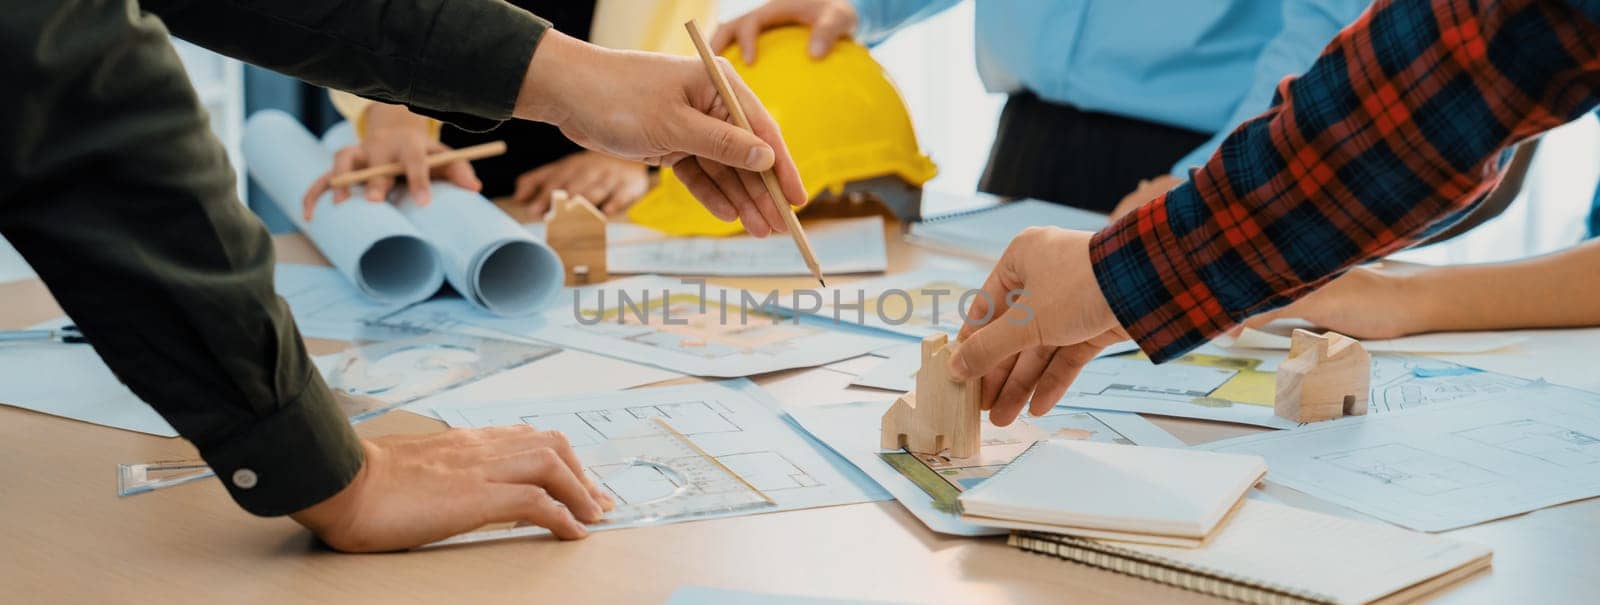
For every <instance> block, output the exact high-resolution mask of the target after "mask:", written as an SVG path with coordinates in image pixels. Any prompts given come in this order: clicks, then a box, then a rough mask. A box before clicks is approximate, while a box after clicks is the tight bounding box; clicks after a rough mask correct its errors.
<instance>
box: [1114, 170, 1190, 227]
mask: <svg viewBox="0 0 1600 605" xmlns="http://www.w3.org/2000/svg"><path fill="white" fill-rule="evenodd" d="M1185 182H1187V181H1185V180H1184V179H1180V178H1178V177H1175V176H1172V175H1170V174H1163V175H1161V176H1158V177H1155V178H1153V179H1147V180H1141V181H1139V186H1138V187H1137V188H1135V189H1134V190H1133V193H1130V194H1128V195H1124V196H1122V201H1120V202H1117V207H1116V208H1114V209H1112V210H1111V220H1117V219H1119V218H1122V215H1124V214H1127V213H1129V212H1133V211H1134V209H1136V208H1138V207H1140V206H1143V205H1145V203H1146V202H1149V201H1150V200H1153V199H1156V198H1158V197H1161V194H1163V193H1166V192H1168V191H1172V188H1174V187H1177V186H1178V185H1182V184H1184V183H1185Z"/></svg>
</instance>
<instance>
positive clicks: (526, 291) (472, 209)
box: [322, 122, 566, 317]
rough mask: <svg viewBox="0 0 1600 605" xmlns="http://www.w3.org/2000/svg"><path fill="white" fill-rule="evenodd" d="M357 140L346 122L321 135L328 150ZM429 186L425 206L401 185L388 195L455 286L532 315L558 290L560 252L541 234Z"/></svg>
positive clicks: (463, 194)
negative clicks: (429, 199) (547, 243)
mask: <svg viewBox="0 0 1600 605" xmlns="http://www.w3.org/2000/svg"><path fill="white" fill-rule="evenodd" d="M355 142H356V135H355V129H354V128H352V127H351V126H350V123H349V122H341V123H339V124H338V125H336V126H334V127H333V128H330V129H328V132H327V133H326V134H324V135H323V137H322V146H323V148H324V149H327V150H328V151H329V152H330V153H331V152H334V151H337V150H339V149H340V148H343V147H345V146H347V145H352V144H354V143H355ZM429 191H430V193H431V195H432V199H431V201H430V203H429V204H428V205H427V206H421V205H418V204H417V203H416V201H415V200H413V199H412V198H411V192H410V190H409V189H407V188H404V187H397V188H395V189H394V191H393V193H392V194H391V197H392V198H393V199H394V202H395V204H394V205H395V207H396V208H397V209H399V211H400V214H401V215H403V216H405V218H406V220H408V221H410V222H411V224H412V225H415V226H416V228H417V230H418V231H420V232H421V233H422V235H423V236H424V238H426V239H427V240H428V242H429V243H430V244H432V245H433V247H434V249H435V251H436V252H437V253H438V255H439V259H440V261H441V262H442V263H443V264H444V275H445V279H446V280H448V281H449V282H450V287H452V288H455V290H456V292H459V293H460V294H461V295H462V296H463V297H465V298H466V299H467V300H469V301H471V302H472V303H473V304H475V305H477V306H479V307H481V308H483V309H484V310H487V311H489V312H490V313H494V314H495V315H502V316H507V317H518V316H523V315H530V314H532V313H533V312H534V311H537V310H539V309H540V308H541V307H543V306H545V305H546V304H548V303H549V302H550V301H551V300H552V299H553V298H554V297H555V295H556V293H557V292H560V290H561V282H562V280H564V279H565V277H566V276H565V273H564V272H563V271H562V267H561V258H560V257H558V256H556V253H555V251H554V250H551V249H550V247H549V246H546V245H545V244H544V242H543V241H542V239H541V238H535V237H533V235H532V234H530V233H529V232H528V231H527V230H525V229H523V228H522V226H521V225H518V224H517V222H516V221H515V220H512V218H511V217H510V216H507V215H506V213H504V212H501V211H500V209H499V208H498V207H496V206H495V205H494V204H493V203H492V202H490V201H489V200H488V199H486V198H484V197H483V196H482V195H479V194H478V193H476V192H473V191H467V190H465V189H462V188H460V187H457V186H455V185H452V184H450V183H445V182H440V181H434V182H432V183H431V184H430V185H429Z"/></svg>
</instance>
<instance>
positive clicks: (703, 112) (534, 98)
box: [515, 30, 806, 237]
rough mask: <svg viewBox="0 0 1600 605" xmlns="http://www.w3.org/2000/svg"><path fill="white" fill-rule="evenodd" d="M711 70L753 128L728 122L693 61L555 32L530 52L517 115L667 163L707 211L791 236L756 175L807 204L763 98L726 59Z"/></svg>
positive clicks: (596, 144) (762, 231) (619, 152)
mask: <svg viewBox="0 0 1600 605" xmlns="http://www.w3.org/2000/svg"><path fill="white" fill-rule="evenodd" d="M717 66H718V67H719V68H720V69H722V72H723V73H724V74H726V75H727V77H728V80H729V82H730V83H731V84H732V86H733V88H734V94H736V95H738V97H739V102H740V104H742V105H743V106H744V110H745V113H746V114H747V115H748V116H749V119H750V125H751V127H752V128H753V129H754V130H755V132H754V133H753V134H752V133H750V132H747V131H745V130H744V129H741V128H739V127H738V126H735V125H733V124H732V123H730V120H731V118H730V114H729V113H728V108H727V107H726V106H725V105H724V104H723V102H722V99H721V98H720V97H719V96H718V94H717V88H716V86H715V85H714V84H712V82H711V78H710V76H708V75H707V74H706V68H705V66H704V65H703V64H701V63H700V60H699V59H698V58H688V57H674V56H669V55H662V54H653V53H641V52H630V51H617V50H609V49H604V48H600V47H598V46H594V45H592V44H587V43H584V42H580V41H578V40H574V39H572V38H571V37H569V36H567V35H565V34H562V33H561V32H557V31H553V30H552V31H549V32H546V33H545V35H544V38H543V40H542V41H540V43H539V48H538V50H537V51H535V52H534V53H533V61H532V63H531V64H530V66H529V68H528V75H527V77H526V79H524V81H523V85H522V93H521V95H520V96H519V97H518V98H517V108H516V111H515V114H516V116H517V117H520V118H525V119H530V120H537V121H541V122H547V123H550V124H555V125H556V126H558V127H560V128H561V132H562V133H563V134H565V135H566V136H567V138H569V139H572V140H573V141H574V142H576V143H578V144H579V145H582V146H584V147H587V148H589V149H593V150H595V151H600V152H603V153H606V154H608V155H611V156H615V157H619V158H624V159H629V160H634V161H639V162H644V163H647V164H652V165H664V166H671V167H672V170H673V172H674V174H676V175H677V177H678V180H680V181H682V182H683V184H684V185H685V186H687V187H688V189H689V192H690V193H692V194H694V196H695V198H697V199H699V200H700V203H702V204H705V207H706V209H707V210H710V211H711V213H712V214H713V215H716V216H717V218H720V219H722V220H725V221H731V220H734V219H735V218H738V219H741V220H743V222H744V228H745V230H746V231H749V232H750V234H751V235H754V236H756V237H765V236H766V235H767V234H769V233H772V232H774V231H776V232H779V233H783V232H787V227H786V226H785V225H784V222H783V217H782V216H781V215H780V214H778V208H777V206H776V205H774V204H773V201H772V198H771V196H770V195H769V194H768V193H767V190H766V187H765V186H764V185H762V182H761V178H760V176H759V175H758V174H756V173H757V172H759V171H762V170H767V169H771V170H772V171H773V173H774V174H775V175H776V176H777V178H778V184H779V186H780V187H781V189H782V191H783V194H784V197H786V198H788V201H789V202H790V203H792V204H796V205H798V204H804V203H805V200H806V190H805V186H804V185H802V184H801V183H800V172H799V171H798V170H797V169H796V168H795V165H794V160H793V159H792V158H790V157H789V150H788V148H786V147H784V144H783V135H782V133H780V132H779V130H778V124H777V123H776V122H774V121H773V120H772V116H771V115H769V114H768V113H767V110H766V108H765V107H763V106H762V105H761V101H759V100H757V99H756V97H755V94H754V93H751V92H750V88H749V87H748V86H746V85H745V84H744V80H741V79H740V78H739V75H738V74H737V73H735V72H734V71H733V67H732V66H730V65H729V64H728V62H727V61H725V60H722V59H718V60H717Z"/></svg>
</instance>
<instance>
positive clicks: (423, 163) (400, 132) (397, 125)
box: [300, 103, 483, 221]
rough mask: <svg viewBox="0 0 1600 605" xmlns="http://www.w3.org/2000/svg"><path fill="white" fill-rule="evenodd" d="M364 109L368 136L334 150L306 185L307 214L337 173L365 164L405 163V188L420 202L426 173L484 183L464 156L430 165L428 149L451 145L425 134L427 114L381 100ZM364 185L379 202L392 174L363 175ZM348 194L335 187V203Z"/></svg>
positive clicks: (477, 185) (474, 186) (474, 187)
mask: <svg viewBox="0 0 1600 605" xmlns="http://www.w3.org/2000/svg"><path fill="white" fill-rule="evenodd" d="M366 112H367V115H366V122H367V132H366V136H365V137H363V138H362V139H361V142H360V143H359V144H356V145H351V146H349V147H345V148H344V149H340V150H339V151H338V152H336V153H334V154H333V169H332V170H330V171H329V172H328V173H327V174H324V175H322V176H321V177H318V178H317V180H316V181H314V182H312V183H311V187H310V188H309V189H307V190H306V195H305V197H304V198H301V200H300V203H301V205H302V207H303V209H304V212H305V215H304V216H305V220H308V221H309V220H311V216H312V211H313V210H314V209H315V208H316V205H317V199H318V198H321V197H322V194H323V192H326V191H327V190H328V188H329V183H330V182H332V180H333V179H334V178H335V177H338V176H339V175H342V174H346V173H349V172H354V171H356V170H361V169H364V168H367V167H369V166H378V165H382V164H389V163H393V162H400V163H401V164H402V165H404V166H405V169H406V188H407V190H408V191H409V192H410V193H411V199H413V200H415V201H416V202H417V205H419V206H426V205H428V202H430V201H432V198H431V193H430V192H429V190H428V186H429V184H430V183H429V177H430V176H436V177H439V178H442V179H445V180H447V181H449V182H450V183H452V184H454V185H456V186H457V187H461V188H462V189H466V190H469V191H478V190H479V189H482V188H483V183H482V182H481V181H479V180H478V176H477V174H476V173H474V172H473V170H472V165H471V164H469V163H468V162H467V161H466V160H458V161H455V162H451V163H449V164H443V165H440V166H436V167H433V168H429V167H428V155H429V154H433V153H439V152H442V151H449V150H450V148H449V147H446V146H445V145H444V144H443V143H440V142H439V141H437V140H435V139H434V138H433V137H432V136H429V133H428V119H427V118H425V117H422V116H419V115H416V114H413V113H411V112H409V111H406V108H404V107H398V106H394V105H384V104H381V103H373V104H372V105H369V106H367V109H366ZM366 187H367V201H369V202H381V201H383V200H384V198H385V197H386V196H388V195H389V190H390V189H392V188H393V187H394V177H392V176H377V177H372V178H371V179H368V180H367V183H366ZM348 199H350V187H348V186H345V187H334V188H333V203H335V204H339V203H343V202H344V201H345V200H348Z"/></svg>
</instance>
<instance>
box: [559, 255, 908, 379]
mask: <svg viewBox="0 0 1600 605" xmlns="http://www.w3.org/2000/svg"><path fill="white" fill-rule="evenodd" d="M576 296H577V300H576V301H575V304H574V303H567V304H561V305H556V306H555V307H556V308H554V309H552V310H550V311H548V312H547V313H546V315H545V322H546V327H545V328H544V329H543V330H541V331H540V332H539V333H538V334H537V335H536V336H534V337H535V338H538V339H540V340H544V341H547V342H551V343H555V344H558V345H561V346H563V347H567V348H573V349H581V350H586V351H590V352H593V353H599V354H601V355H611V356H615V357H620V358H622V359H627V360H629V361H635V362H638V363H646V364H650V365H654V366H658V367H662V368H666V369H669V370H673V371H675V372H683V373H685V374H689V375H692V376H716V377H736V376H751V375H754V374H763V373H767V372H775V371H778V370H787V369H791V368H802V367H812V366H819V365H822V364H826V363H832V362H835V361H839V360H842V359H848V358H851V357H856V356H859V355H865V354H867V353H869V352H871V351H873V350H875V349H877V348H879V347H881V346H882V342H883V341H882V340H881V339H879V338H877V337H874V336H872V335H870V334H863V333H856V332H851V331H848V330H836V329H831V328H830V327H828V326H826V325H825V323H823V322H805V321H796V320H795V319H792V318H785V317H782V316H781V315H778V314H774V313H769V312H765V311H762V310H761V309H760V308H759V307H760V306H761V305H760V301H759V300H757V301H753V302H752V301H747V300H744V296H745V294H744V291H742V290H737V289H733V288H723V287H718V286H710V285H706V286H705V288H704V293H703V294H702V290H701V288H700V285H699V284H694V283H688V284H686V283H683V282H682V281H680V280H676V279H666V278H659V277H636V278H630V279H625V280H617V281H613V282H610V283H607V284H603V285H599V286H593V287H588V288H582V289H578V290H577V291H576ZM622 296H626V297H627V298H628V301H626V303H624V304H619V303H620V302H621V297H622ZM751 296H752V297H754V298H757V299H760V298H762V297H763V296H764V294H752V295H751ZM579 316H582V317H585V318H587V319H585V320H584V321H589V322H592V325H584V323H583V322H581V321H580V320H579ZM641 320H642V321H641Z"/></svg>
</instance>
